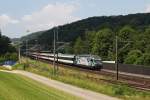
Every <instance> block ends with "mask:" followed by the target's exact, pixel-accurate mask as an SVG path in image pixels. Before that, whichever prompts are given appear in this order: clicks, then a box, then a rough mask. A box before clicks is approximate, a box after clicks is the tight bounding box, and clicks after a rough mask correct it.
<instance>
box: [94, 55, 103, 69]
mask: <svg viewBox="0 0 150 100" xmlns="http://www.w3.org/2000/svg"><path fill="white" fill-rule="evenodd" d="M92 62H93V67H94V69H101V68H102V67H103V63H102V60H101V58H100V57H99V56H96V55H92Z"/></svg>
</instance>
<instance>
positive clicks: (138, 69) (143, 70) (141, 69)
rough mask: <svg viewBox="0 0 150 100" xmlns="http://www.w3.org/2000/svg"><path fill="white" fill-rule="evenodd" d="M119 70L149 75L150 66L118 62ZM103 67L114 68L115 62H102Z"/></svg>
mask: <svg viewBox="0 0 150 100" xmlns="http://www.w3.org/2000/svg"><path fill="white" fill-rule="evenodd" d="M118 68H119V71H120V72H127V73H133V74H142V75H150V67H148V66H143V65H130V64H118ZM103 69H107V70H116V67H115V64H110V63H104V64H103Z"/></svg>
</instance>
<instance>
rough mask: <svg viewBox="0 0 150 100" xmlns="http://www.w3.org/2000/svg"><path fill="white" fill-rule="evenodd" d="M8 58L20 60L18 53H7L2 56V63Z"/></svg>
mask: <svg viewBox="0 0 150 100" xmlns="http://www.w3.org/2000/svg"><path fill="white" fill-rule="evenodd" d="M8 60H12V61H17V60H18V57H17V54H16V53H6V54H5V55H1V56H0V63H2V62H4V61H8Z"/></svg>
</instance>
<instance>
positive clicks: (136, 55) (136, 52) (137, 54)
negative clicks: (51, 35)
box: [124, 50, 142, 64]
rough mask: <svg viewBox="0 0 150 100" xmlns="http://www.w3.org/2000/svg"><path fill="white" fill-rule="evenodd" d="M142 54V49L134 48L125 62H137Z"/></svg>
mask: <svg viewBox="0 0 150 100" xmlns="http://www.w3.org/2000/svg"><path fill="white" fill-rule="evenodd" d="M141 56H142V52H141V51H140V50H132V51H130V52H129V53H128V55H127V57H126V59H125V61H124V63H126V64H135V62H136V61H137V59H138V58H139V57H141Z"/></svg>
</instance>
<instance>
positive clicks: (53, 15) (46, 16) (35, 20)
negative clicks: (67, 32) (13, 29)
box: [21, 3, 79, 32]
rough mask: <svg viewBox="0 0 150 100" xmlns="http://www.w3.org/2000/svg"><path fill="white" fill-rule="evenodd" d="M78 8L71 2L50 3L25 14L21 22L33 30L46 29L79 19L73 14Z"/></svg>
mask: <svg viewBox="0 0 150 100" xmlns="http://www.w3.org/2000/svg"><path fill="white" fill-rule="evenodd" d="M76 10H77V7H76V6H75V5H71V4H62V3H56V4H48V5H46V6H45V7H43V8H42V9H40V10H39V11H36V12H33V13H32V14H29V15H24V16H23V17H22V18H21V22H22V23H23V25H24V26H25V28H26V29H27V30H30V31H31V32H33V31H39V30H45V29H49V28H52V27H53V26H57V25H63V24H66V23H70V22H73V21H76V20H79V18H78V17H75V16H73V13H74V12H75V11H76Z"/></svg>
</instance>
